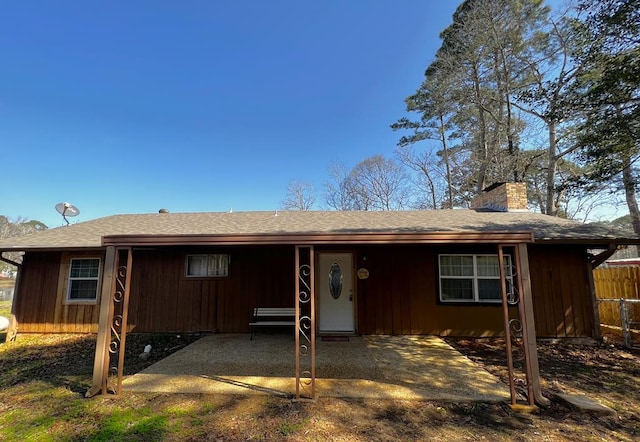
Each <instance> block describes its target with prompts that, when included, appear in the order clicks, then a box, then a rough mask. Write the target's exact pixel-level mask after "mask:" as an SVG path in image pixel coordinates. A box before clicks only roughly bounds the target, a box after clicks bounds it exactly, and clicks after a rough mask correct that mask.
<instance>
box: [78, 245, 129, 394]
mask: <svg viewBox="0 0 640 442" xmlns="http://www.w3.org/2000/svg"><path fill="white" fill-rule="evenodd" d="M132 264H133V255H132V252H131V248H130V247H126V248H116V247H114V246H108V247H107V253H106V256H105V265H104V271H103V277H102V290H101V295H100V296H101V297H100V319H99V322H98V336H97V338H96V354H95V359H94V363H93V381H92V383H91V388H89V390H88V391H87V393H86V394H85V396H86V397H91V396H94V395H96V394H98V393H99V392H100V393H101V394H103V395H106V394H116V395H119V394H121V393H122V375H123V371H124V355H125V344H126V336H127V317H128V314H129V292H130V285H131V268H132ZM112 355H114V356H115V355H117V360H118V363H117V380H116V385H115V386H113V385H111V384H110V383H109V370H110V366H111V363H110V362H111V356H112Z"/></svg>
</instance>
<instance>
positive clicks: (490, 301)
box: [438, 253, 514, 305]
mask: <svg viewBox="0 0 640 442" xmlns="http://www.w3.org/2000/svg"><path fill="white" fill-rule="evenodd" d="M443 256H471V257H473V276H444V277H443V276H442V263H441V261H440V259H441V258H442V257H443ZM481 256H492V257H496V258H497V257H498V254H497V253H439V254H438V301H439V302H440V303H442V304H472V305H482V304H488V305H500V304H502V294H500V298H499V299H480V290H479V287H478V280H497V281H500V276H498V277H488V276H479V275H478V262H477V258H478V257H481ZM503 256H504V259H505V264H506V265H505V267H507V268H508V269H513V258H512V257H511V254H508V253H505V254H504V255H503ZM505 270H506V269H505ZM505 276H506V278H505V279H506V280H507V295H509V294H510V290H513V287H514V282H513V280H514V272H513V271H509V272H508V273H507V274H506V275H505ZM443 279H464V280H469V279H472V283H473V284H472V288H473V299H443V298H442V280H443Z"/></svg>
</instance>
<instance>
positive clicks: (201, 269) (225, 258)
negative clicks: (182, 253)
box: [186, 254, 229, 278]
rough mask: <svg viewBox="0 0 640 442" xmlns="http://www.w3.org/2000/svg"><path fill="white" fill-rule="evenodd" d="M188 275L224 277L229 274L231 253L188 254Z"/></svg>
mask: <svg viewBox="0 0 640 442" xmlns="http://www.w3.org/2000/svg"><path fill="white" fill-rule="evenodd" d="M186 267H187V268H186V270H187V272H186V273H187V276H191V277H200V278H203V277H211V278H222V277H225V276H229V255H222V254H216V255H187V265H186Z"/></svg>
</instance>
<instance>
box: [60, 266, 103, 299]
mask: <svg viewBox="0 0 640 442" xmlns="http://www.w3.org/2000/svg"><path fill="white" fill-rule="evenodd" d="M70 264H71V265H70V266H69V267H70V268H69V284H68V289H67V301H71V302H95V301H96V300H97V299H98V285H99V281H100V259H99V258H72V259H71V263H70Z"/></svg>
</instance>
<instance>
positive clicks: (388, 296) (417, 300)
mask: <svg viewBox="0 0 640 442" xmlns="http://www.w3.org/2000/svg"><path fill="white" fill-rule="evenodd" d="M440 250H441V249H439V248H437V247H430V246H402V247H401V246H379V247H366V248H361V249H359V251H358V254H357V255H358V256H357V265H356V268H366V269H367V270H369V278H368V279H365V280H357V303H358V306H357V308H358V331H359V332H360V333H362V334H394V335H396V334H437V335H442V336H449V335H450V336H495V335H499V334H501V333H502V331H503V321H502V310H501V308H500V306H499V305H486V304H484V305H451V304H442V303H439V302H438V297H439V294H438V268H437V255H438V253H439V251H440ZM474 250H475V251H474ZM446 253H488V252H487V250H486V249H477V248H476V249H469V248H460V249H450V248H448V249H447V250H446ZM489 253H497V251H496V249H495V248H491V249H490V252H489Z"/></svg>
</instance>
